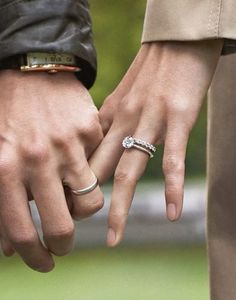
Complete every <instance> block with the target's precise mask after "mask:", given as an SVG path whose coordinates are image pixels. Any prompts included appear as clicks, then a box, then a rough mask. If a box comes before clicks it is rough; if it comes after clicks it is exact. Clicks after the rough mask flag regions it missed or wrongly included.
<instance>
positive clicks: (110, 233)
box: [107, 228, 116, 246]
mask: <svg viewBox="0 0 236 300" xmlns="http://www.w3.org/2000/svg"><path fill="white" fill-rule="evenodd" d="M115 241H116V233H115V231H114V230H113V229H112V228H109V229H108V233H107V244H108V246H113V245H114V243H115Z"/></svg>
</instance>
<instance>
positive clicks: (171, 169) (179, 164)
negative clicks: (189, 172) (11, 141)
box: [163, 155, 185, 174]
mask: <svg viewBox="0 0 236 300" xmlns="http://www.w3.org/2000/svg"><path fill="white" fill-rule="evenodd" d="M184 168H185V164H184V162H183V161H182V160H180V159H178V158H177V157H176V156H174V155H170V156H167V157H165V158H164V160H163V171H164V173H165V174H168V173H178V174H181V173H183V172H184Z"/></svg>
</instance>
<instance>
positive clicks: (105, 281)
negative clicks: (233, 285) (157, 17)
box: [0, 0, 208, 300]
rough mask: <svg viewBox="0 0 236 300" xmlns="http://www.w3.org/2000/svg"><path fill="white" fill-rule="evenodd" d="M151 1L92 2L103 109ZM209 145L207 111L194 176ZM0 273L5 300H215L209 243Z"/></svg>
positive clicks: (5, 266)
mask: <svg viewBox="0 0 236 300" xmlns="http://www.w3.org/2000/svg"><path fill="white" fill-rule="evenodd" d="M145 2H146V1H133V0H121V1H107V0H99V1H98V0H90V4H91V12H92V18H93V24H94V38H95V44H96V47H97V53H98V67H99V68H98V77H97V81H96V85H95V86H94V87H93V89H92V90H91V93H92V96H93V98H94V99H95V101H96V103H97V105H98V107H99V106H100V105H101V104H102V102H103V100H104V98H105V97H106V96H107V95H109V93H111V92H112V90H113V89H114V88H115V87H116V85H117V84H118V83H119V81H120V80H121V78H122V76H123V75H124V74H125V72H126V70H127V69H128V67H129V65H130V63H131V62H132V60H133V59H134V57H135V55H136V53H137V51H138V49H139V47H140V39H141V32H142V25H143V18H144V12H145ZM205 146H206V105H205V106H204V107H203V109H202V112H201V114H200V118H199V120H198V124H197V126H196V127H195V129H194V130H193V132H192V135H191V139H190V142H189V145H188V153H187V159H186V167H187V170H186V173H187V176H188V177H197V178H198V177H202V176H204V175H205ZM161 153H162V150H160V151H159V153H158V155H156V158H155V159H153V160H152V161H151V162H150V164H149V167H148V170H147V172H146V175H145V179H146V180H150V179H152V180H153V179H156V178H161V176H162V172H161V157H162V154H161ZM144 226H145V225H144ZM94 230H96V228H94ZM0 274H1V275H0V276H1V279H0V284H1V287H2V289H1V294H0V299H2V300H51V299H53V300H78V299H81V300H110V299H113V300H141V299H148V300H154V299H155V300H172V299H174V300H199V299H201V300H207V299H208V279H207V261H206V251H205V246H204V245H202V246H199V245H197V246H196V245H192V246H188V247H184V246H181V247H177V246H176V247H163V246H162V247H158V245H153V246H152V247H150V245H149V246H148V245H147V246H146V247H144V246H142V247H136V248H132V247H120V248H119V247H118V248H117V249H114V250H108V249H105V248H104V249H103V248H89V249H86V248H83V249H79V250H76V251H75V252H74V253H73V254H72V255H69V256H67V257H63V258H56V269H55V270H54V271H53V272H51V273H49V274H40V273H37V272H34V271H32V270H30V269H28V268H27V267H25V265H24V264H23V263H22V262H21V260H20V259H19V258H18V257H13V258H10V259H7V258H2V257H1V259H0Z"/></svg>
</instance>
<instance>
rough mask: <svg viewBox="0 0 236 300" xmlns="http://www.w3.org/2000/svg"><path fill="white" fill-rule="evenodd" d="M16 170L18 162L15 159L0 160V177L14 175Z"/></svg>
mask: <svg viewBox="0 0 236 300" xmlns="http://www.w3.org/2000/svg"><path fill="white" fill-rule="evenodd" d="M15 169H16V161H15V159H13V158H10V157H8V158H4V159H0V175H1V177H2V176H6V175H8V174H12V173H13V172H14V170H15Z"/></svg>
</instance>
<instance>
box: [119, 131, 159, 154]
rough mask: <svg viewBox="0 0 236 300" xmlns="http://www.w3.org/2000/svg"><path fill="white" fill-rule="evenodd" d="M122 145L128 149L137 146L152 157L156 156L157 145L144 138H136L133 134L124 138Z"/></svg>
mask: <svg viewBox="0 0 236 300" xmlns="http://www.w3.org/2000/svg"><path fill="white" fill-rule="evenodd" d="M122 146H123V147H124V148H126V149H130V148H136V149H138V150H141V151H143V152H145V153H147V154H148V155H149V156H150V158H153V157H154V153H155V152H156V147H155V146H154V145H152V144H150V143H148V142H146V141H144V140H141V139H137V138H134V137H132V136H127V137H125V138H124V139H123V142H122Z"/></svg>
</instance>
